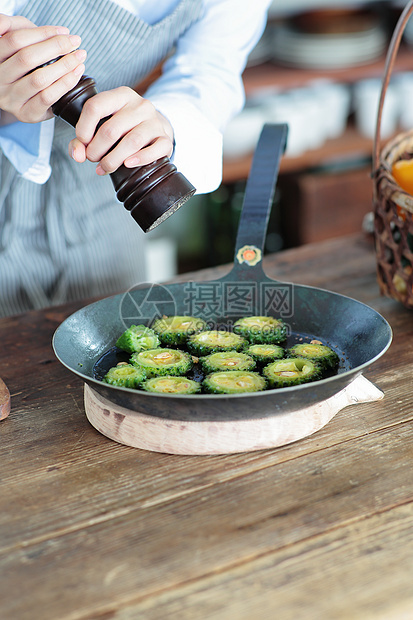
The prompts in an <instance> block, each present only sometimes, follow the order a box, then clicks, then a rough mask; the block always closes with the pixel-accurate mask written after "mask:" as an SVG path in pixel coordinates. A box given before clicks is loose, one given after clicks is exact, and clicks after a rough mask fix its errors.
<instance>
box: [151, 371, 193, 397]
mask: <svg viewBox="0 0 413 620" xmlns="http://www.w3.org/2000/svg"><path fill="white" fill-rule="evenodd" d="M142 389H143V390H145V391H146V392H156V393H157V394H196V393H197V392H200V391H201V384H200V383H199V382H198V381H193V380H192V379H188V378H187V377H172V376H169V375H166V376H165V377H152V379H148V380H147V381H145V382H144V383H143V384H142Z"/></svg>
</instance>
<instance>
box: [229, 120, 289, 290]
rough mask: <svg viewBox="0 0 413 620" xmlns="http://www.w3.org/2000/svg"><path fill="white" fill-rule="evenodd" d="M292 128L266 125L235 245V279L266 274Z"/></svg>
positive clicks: (255, 160) (256, 155) (251, 174)
mask: <svg viewBox="0 0 413 620" xmlns="http://www.w3.org/2000/svg"><path fill="white" fill-rule="evenodd" d="M287 133H288V126H287V125H286V124H279V125H273V124H266V125H264V127H263V129H262V132H261V135H260V138H259V140H258V145H257V148H256V150H255V153H254V157H253V160H252V165H251V170H250V173H249V176H248V181H247V186H246V189H245V195H244V202H243V206H242V212H241V217H240V222H239V226H238V233H237V239H236V243H235V256H234V268H233V270H232V272H231V274H232V277H234V271H235V272H236V277H237V278H240V277H241V279H243V280H244V279H256V278H259V277H260V276H261V275H262V273H263V270H262V257H263V250H264V242H265V237H266V234H267V227H268V220H269V217H270V213H271V208H272V203H273V198H274V192H275V186H276V183H277V178H278V171H279V168H280V161H281V157H282V155H283V153H284V151H285V146H286V142H287Z"/></svg>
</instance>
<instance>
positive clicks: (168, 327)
mask: <svg viewBox="0 0 413 620" xmlns="http://www.w3.org/2000/svg"><path fill="white" fill-rule="evenodd" d="M152 329H153V330H154V332H155V333H156V334H157V335H158V337H159V339H160V341H161V343H162V344H163V345H164V346H168V347H178V346H180V345H183V344H185V343H186V341H187V340H188V337H189V336H192V335H193V334H197V333H198V332H201V331H206V330H207V329H208V325H207V323H206V322H205V321H203V320H202V319H199V318H197V317H195V316H164V317H162V318H161V319H157V320H156V321H155V322H154V323H153V324H152Z"/></svg>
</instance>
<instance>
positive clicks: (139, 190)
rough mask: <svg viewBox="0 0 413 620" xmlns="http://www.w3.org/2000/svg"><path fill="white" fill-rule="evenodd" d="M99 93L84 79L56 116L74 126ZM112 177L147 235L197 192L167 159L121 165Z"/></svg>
mask: <svg viewBox="0 0 413 620" xmlns="http://www.w3.org/2000/svg"><path fill="white" fill-rule="evenodd" d="M97 92H98V91H97V89H96V84H95V81H94V80H93V78H91V77H88V76H83V77H82V78H81V79H80V81H79V82H78V84H77V85H76V86H75V87H74V88H72V90H70V91H69V92H68V93H66V94H65V95H64V96H63V97H62V98H61V99H59V101H57V102H56V103H55V104H54V105H53V106H52V110H53V113H54V114H55V115H56V116H58V117H59V118H62V119H63V120H64V121H66V122H67V123H69V124H70V125H72V126H73V127H75V126H76V124H77V121H78V120H79V116H80V114H81V112H82V108H83V105H84V103H85V102H86V101H87V100H88V99H90V97H93V96H94V95H96V94H97ZM104 120H105V119H103V120H102V121H101V123H103V122H104ZM110 177H111V179H112V183H113V185H114V188H115V191H116V196H117V198H118V200H119V201H120V202H123V204H124V206H125V208H126V209H127V210H128V211H130V213H131V215H132V217H133V218H134V220H135V221H136V222H137V223H138V224H139V226H140V227H141V228H142V230H143V231H144V232H148V231H150V230H152V229H153V228H155V227H156V226H158V224H160V223H161V222H163V221H164V220H166V219H167V218H168V217H169V216H170V215H172V214H173V213H174V212H175V211H176V210H177V209H179V207H181V206H182V205H183V204H184V203H185V202H186V201H187V200H188V199H189V198H190V197H191V196H193V194H194V193H195V188H194V187H193V185H192V184H191V183H190V182H189V181H188V180H187V179H186V178H185V177H184V175H183V174H181V173H180V172H178V170H177V169H176V167H175V165H174V164H172V162H171V161H170V160H169V158H168V157H162V158H160V159H157V160H156V161H154V162H152V163H151V164H148V165H145V166H139V167H137V168H126V166H124V165H121V166H120V167H119V168H118V169H117V170H115V172H113V173H111V174H110Z"/></svg>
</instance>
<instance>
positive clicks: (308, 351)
mask: <svg viewBox="0 0 413 620" xmlns="http://www.w3.org/2000/svg"><path fill="white" fill-rule="evenodd" d="M287 357H305V358H307V359H310V360H312V361H313V362H317V363H318V364H319V365H320V366H322V368H324V369H326V370H335V369H336V368H337V366H338V364H339V361H340V358H339V356H338V355H337V353H336V352H335V351H333V349H330V347H327V346H326V345H324V344H321V343H314V342H308V343H302V344H296V345H294V346H293V347H291V349H288V350H287Z"/></svg>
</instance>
